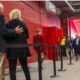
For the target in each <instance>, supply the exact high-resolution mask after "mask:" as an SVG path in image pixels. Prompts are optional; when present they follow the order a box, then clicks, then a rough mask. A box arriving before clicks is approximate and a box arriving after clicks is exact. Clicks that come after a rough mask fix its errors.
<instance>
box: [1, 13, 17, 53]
mask: <svg viewBox="0 0 80 80" xmlns="http://www.w3.org/2000/svg"><path fill="white" fill-rule="evenodd" d="M12 35H16V32H15V30H14V29H7V28H6V24H5V18H4V16H3V15H0V52H5V51H6V48H3V47H2V46H4V45H6V41H5V38H4V36H12ZM1 45H2V46H1Z"/></svg>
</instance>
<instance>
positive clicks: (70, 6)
mask: <svg viewBox="0 0 80 80" xmlns="http://www.w3.org/2000/svg"><path fill="white" fill-rule="evenodd" d="M65 2H66V4H67V5H68V6H69V8H70V9H71V10H72V11H73V12H75V9H74V8H73V7H72V5H71V4H70V3H69V2H68V1H67V0H65Z"/></svg>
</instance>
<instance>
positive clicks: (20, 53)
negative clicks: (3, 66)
mask: <svg viewBox="0 0 80 80" xmlns="http://www.w3.org/2000/svg"><path fill="white" fill-rule="evenodd" d="M9 18H10V21H9V22H8V23H7V27H8V29H15V28H16V26H20V27H21V28H23V31H24V32H23V33H22V34H16V35H15V36H11V37H8V38H7V42H8V43H9V44H27V39H28V38H29V33H28V28H27V26H26V25H25V23H24V22H23V21H22V18H21V11H20V10H19V9H13V10H12V11H11V12H10V14H9ZM7 53H8V54H7V58H8V61H9V72H10V80H16V63H17V59H18V60H19V62H20V64H21V67H22V69H23V72H24V74H25V78H26V80H31V77H30V72H29V68H28V63H27V57H28V56H31V54H30V51H29V48H28V47H22V48H8V49H7Z"/></svg>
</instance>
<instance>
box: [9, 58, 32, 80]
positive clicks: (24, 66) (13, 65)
mask: <svg viewBox="0 0 80 80" xmlns="http://www.w3.org/2000/svg"><path fill="white" fill-rule="evenodd" d="M19 62H20V64H21V67H22V69H23V71H24V74H25V77H26V80H31V78H30V72H29V68H28V65H27V59H26V58H19ZM16 63H17V59H9V72H10V80H16Z"/></svg>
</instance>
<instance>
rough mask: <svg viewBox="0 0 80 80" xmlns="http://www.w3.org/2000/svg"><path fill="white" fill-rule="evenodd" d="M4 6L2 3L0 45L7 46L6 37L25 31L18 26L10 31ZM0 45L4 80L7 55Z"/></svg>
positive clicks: (0, 77)
mask: <svg viewBox="0 0 80 80" xmlns="http://www.w3.org/2000/svg"><path fill="white" fill-rule="evenodd" d="M3 8H4V6H3V4H2V3H0V44H1V45H2V46H3V45H4V46H6V44H7V43H6V40H5V38H4V37H5V36H15V35H16V34H22V32H23V29H22V28H19V26H16V28H14V29H8V28H7V27H6V23H5V17H4V15H3ZM1 45H0V80H4V64H3V63H4V55H5V53H6V48H3V47H1Z"/></svg>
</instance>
